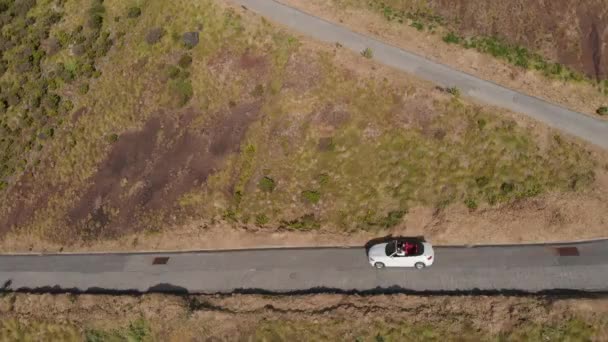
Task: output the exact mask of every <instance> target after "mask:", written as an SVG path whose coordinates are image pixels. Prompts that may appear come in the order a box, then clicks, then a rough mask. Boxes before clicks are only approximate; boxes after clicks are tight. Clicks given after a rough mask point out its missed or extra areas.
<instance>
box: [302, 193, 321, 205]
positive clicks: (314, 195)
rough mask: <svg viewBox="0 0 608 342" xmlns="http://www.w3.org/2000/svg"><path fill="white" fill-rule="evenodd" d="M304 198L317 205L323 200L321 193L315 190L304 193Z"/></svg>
mask: <svg viewBox="0 0 608 342" xmlns="http://www.w3.org/2000/svg"><path fill="white" fill-rule="evenodd" d="M302 197H303V198H304V200H305V201H306V202H308V203H311V204H316V203H318V202H319V200H321V193H320V192H318V191H315V190H305V191H302Z"/></svg>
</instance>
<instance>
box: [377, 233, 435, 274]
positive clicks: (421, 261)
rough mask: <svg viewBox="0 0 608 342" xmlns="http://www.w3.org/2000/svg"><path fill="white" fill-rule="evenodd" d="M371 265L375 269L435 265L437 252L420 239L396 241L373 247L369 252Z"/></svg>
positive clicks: (419, 267) (418, 267)
mask: <svg viewBox="0 0 608 342" xmlns="http://www.w3.org/2000/svg"><path fill="white" fill-rule="evenodd" d="M367 257H368V258H369V263H370V265H372V266H374V267H375V268H385V267H416V268H417V269H422V268H425V267H428V266H431V265H432V264H433V261H435V260H434V258H435V252H434V251H433V247H432V246H431V244H430V243H428V242H424V241H420V240H418V239H408V238H403V239H395V240H391V241H389V242H383V243H379V244H376V245H373V246H372V247H371V248H370V249H369V251H368V252H367Z"/></svg>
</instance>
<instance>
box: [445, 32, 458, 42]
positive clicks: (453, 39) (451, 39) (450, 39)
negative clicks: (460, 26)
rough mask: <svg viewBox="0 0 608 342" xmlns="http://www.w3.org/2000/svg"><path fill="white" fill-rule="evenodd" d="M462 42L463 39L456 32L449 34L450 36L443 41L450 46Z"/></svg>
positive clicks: (447, 35) (446, 36)
mask: <svg viewBox="0 0 608 342" xmlns="http://www.w3.org/2000/svg"><path fill="white" fill-rule="evenodd" d="M461 40H462V38H460V37H459V36H458V35H456V34H455V33H454V32H449V33H448V34H446V35H445V36H443V41H444V42H446V43H448V44H458V43H460V41H461Z"/></svg>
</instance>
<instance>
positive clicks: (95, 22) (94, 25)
mask: <svg viewBox="0 0 608 342" xmlns="http://www.w3.org/2000/svg"><path fill="white" fill-rule="evenodd" d="M87 26H88V27H89V28H90V29H93V30H99V29H101V27H102V26H103V16H102V15H101V14H99V13H94V14H92V15H91V16H90V17H89V21H88V22H87Z"/></svg>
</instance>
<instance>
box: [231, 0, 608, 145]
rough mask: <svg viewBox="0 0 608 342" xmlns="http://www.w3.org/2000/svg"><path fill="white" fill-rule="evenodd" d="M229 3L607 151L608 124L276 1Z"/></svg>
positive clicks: (236, 1) (244, 0)
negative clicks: (367, 51) (367, 50)
mask: <svg viewBox="0 0 608 342" xmlns="http://www.w3.org/2000/svg"><path fill="white" fill-rule="evenodd" d="M232 2H234V3H237V4H239V5H242V6H244V7H245V8H248V9H251V10H253V11H254V12H257V13H259V14H261V15H263V16H265V17H267V18H269V19H271V20H273V21H275V22H277V23H280V24H283V25H285V26H287V27H289V28H291V29H294V30H296V31H299V32H301V33H303V34H306V35H308V36H311V37H313V38H315V39H318V40H321V41H324V42H329V43H336V42H339V43H340V44H342V46H344V47H347V48H349V49H351V50H354V51H356V52H360V51H362V50H364V49H365V48H370V49H372V51H373V52H374V59H375V60H377V61H379V62H381V63H383V64H386V65H388V66H391V67H394V68H397V69H400V70H403V71H406V72H408V73H411V74H414V75H416V76H418V77H420V78H422V79H425V80H428V81H431V82H434V83H436V84H438V85H441V86H443V87H458V88H459V89H460V91H461V93H463V95H466V96H469V97H471V98H474V99H476V100H479V101H482V102H485V103H487V104H490V105H494V106H498V107H503V108H507V109H510V110H512V111H514V112H519V113H523V114H526V115H528V116H530V117H532V118H534V119H536V120H538V121H541V122H543V123H545V124H547V125H549V126H551V127H554V128H556V129H559V130H562V131H564V132H566V133H569V134H571V135H573V136H576V137H579V138H581V139H583V140H586V141H588V142H590V143H592V144H595V145H597V146H599V147H602V148H605V149H608V121H602V120H599V119H595V118H593V117H591V116H587V115H585V114H582V113H578V112H574V111H571V110H568V109H566V108H563V107H560V106H557V105H554V104H551V103H548V102H546V101H543V100H541V99H538V98H536V97H532V96H528V95H525V94H522V93H519V92H516V91H513V90H511V89H508V88H505V87H502V86H499V85H497V84H495V83H492V82H489V81H485V80H482V79H479V78H476V77H474V76H472V75H469V74H467V73H464V72H461V71H458V70H455V69H452V68H450V67H448V66H445V65H442V64H438V63H435V62H432V61H430V60H428V59H426V58H424V57H422V56H419V55H416V54H413V53H411V52H407V51H405V50H402V49H399V48H396V47H394V46H392V45H389V44H386V43H383V42H381V41H378V40H376V39H373V38H370V37H367V36H364V35H361V34H358V33H355V32H352V31H350V30H348V29H346V28H344V27H342V26H339V25H336V24H333V23H331V22H328V21H325V20H323V19H321V18H318V17H315V16H313V15H310V14H307V13H304V12H302V11H300V10H297V9H295V8H292V7H289V6H286V5H283V4H280V3H278V2H276V1H274V0H232Z"/></svg>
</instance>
